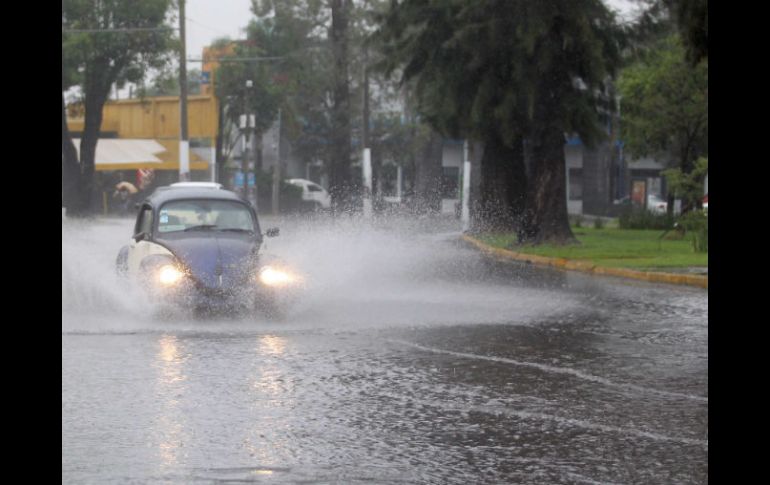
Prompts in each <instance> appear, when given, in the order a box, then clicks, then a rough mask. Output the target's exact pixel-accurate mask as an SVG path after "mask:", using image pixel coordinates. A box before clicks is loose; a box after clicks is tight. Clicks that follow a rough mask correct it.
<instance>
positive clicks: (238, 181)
mask: <svg viewBox="0 0 770 485" xmlns="http://www.w3.org/2000/svg"><path fill="white" fill-rule="evenodd" d="M233 185H234V186H236V187H243V172H235V179H234V180H233ZM249 187H254V174H253V173H251V172H249Z"/></svg>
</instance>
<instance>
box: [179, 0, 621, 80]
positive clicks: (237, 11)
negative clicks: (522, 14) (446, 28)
mask: <svg viewBox="0 0 770 485" xmlns="http://www.w3.org/2000/svg"><path fill="white" fill-rule="evenodd" d="M536 1H537V0H536ZM605 3H607V4H608V5H609V6H610V8H612V9H613V10H617V11H619V12H620V13H621V14H622V16H623V17H625V16H626V15H628V14H629V13H631V12H633V10H634V9H635V7H636V5H635V3H634V2H633V1H631V0H605ZM251 18H252V13H251V0H187V58H188V59H200V58H201V56H202V53H203V47H205V46H207V45H209V44H211V42H212V41H213V40H214V39H217V38H220V37H230V38H231V39H242V38H244V36H245V34H244V33H243V31H242V29H243V28H244V27H246V24H248V23H249V20H250V19H251ZM196 68H200V64H196V63H190V65H189V66H188V69H196Z"/></svg>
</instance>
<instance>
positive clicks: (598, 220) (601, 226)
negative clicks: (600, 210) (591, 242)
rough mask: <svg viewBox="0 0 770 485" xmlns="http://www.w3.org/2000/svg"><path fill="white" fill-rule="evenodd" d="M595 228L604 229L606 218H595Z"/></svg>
mask: <svg viewBox="0 0 770 485" xmlns="http://www.w3.org/2000/svg"><path fill="white" fill-rule="evenodd" d="M594 229H604V219H602V218H601V217H597V218H596V219H594Z"/></svg>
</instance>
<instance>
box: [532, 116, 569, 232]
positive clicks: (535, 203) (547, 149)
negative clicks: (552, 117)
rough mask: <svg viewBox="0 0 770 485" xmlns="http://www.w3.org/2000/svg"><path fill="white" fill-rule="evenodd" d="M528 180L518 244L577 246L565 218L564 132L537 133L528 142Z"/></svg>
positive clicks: (559, 130)
mask: <svg viewBox="0 0 770 485" xmlns="http://www.w3.org/2000/svg"><path fill="white" fill-rule="evenodd" d="M532 156H533V167H532V179H531V185H530V187H531V188H530V190H529V194H528V198H527V210H526V217H525V218H524V221H523V222H524V225H523V227H522V230H521V232H520V234H519V243H520V244H543V243H548V244H559V245H564V244H574V243H577V240H576V239H575V236H574V235H573V234H572V230H571V229H570V227H569V217H568V215H567V192H566V190H567V187H566V172H565V171H566V164H565V156H564V133H563V131H562V130H561V129H560V128H559V127H554V126H551V127H546V128H544V129H542V130H539V136H536V137H535V138H534V139H533V143H532Z"/></svg>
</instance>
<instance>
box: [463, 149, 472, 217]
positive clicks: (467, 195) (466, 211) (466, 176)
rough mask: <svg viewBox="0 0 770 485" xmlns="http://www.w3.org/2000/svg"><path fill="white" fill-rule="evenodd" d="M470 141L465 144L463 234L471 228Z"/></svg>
mask: <svg viewBox="0 0 770 485" xmlns="http://www.w3.org/2000/svg"><path fill="white" fill-rule="evenodd" d="M469 151H470V150H469V146H468V140H465V143H463V191H462V214H461V219H462V223H463V232H468V230H469V229H470V228H471V211H470V201H471V158H470V154H469Z"/></svg>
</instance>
